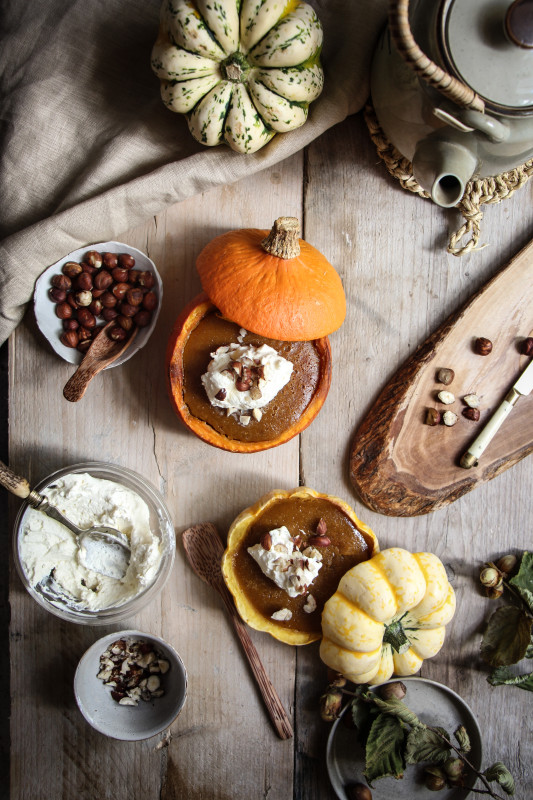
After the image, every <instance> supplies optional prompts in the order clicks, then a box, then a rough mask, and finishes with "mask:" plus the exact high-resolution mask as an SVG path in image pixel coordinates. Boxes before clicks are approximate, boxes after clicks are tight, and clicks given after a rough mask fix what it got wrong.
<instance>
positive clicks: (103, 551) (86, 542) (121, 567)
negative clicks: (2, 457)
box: [0, 461, 131, 579]
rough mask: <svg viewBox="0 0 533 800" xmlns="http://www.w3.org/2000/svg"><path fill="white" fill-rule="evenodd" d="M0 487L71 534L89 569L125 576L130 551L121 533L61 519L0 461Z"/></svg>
mask: <svg viewBox="0 0 533 800" xmlns="http://www.w3.org/2000/svg"><path fill="white" fill-rule="evenodd" d="M0 485H2V486H3V487H4V488H5V489H7V490H8V491H9V492H11V493H12V494H14V495H16V496H17V497H22V498H24V499H25V500H27V502H28V503H29V504H30V506H32V507H33V508H35V509H36V510H37V511H42V512H43V513H44V514H46V515H47V516H48V517H51V518H52V519H55V520H56V521H57V522H59V523H60V524H61V525H64V526H65V528H68V529H69V530H70V531H72V533H73V534H74V535H75V536H76V537H77V540H78V544H79V546H80V548H83V551H84V553H83V556H84V564H85V566H86V567H87V568H88V569H92V570H93V571H94V572H98V573H99V574H100V575H107V576H108V577H109V578H118V579H120V578H123V577H124V575H125V574H126V570H127V569H128V565H129V563H130V557H131V548H130V545H129V542H128V539H127V537H126V536H125V535H124V534H123V533H121V532H120V531H118V530H116V529H115V528H110V527H109V526H107V525H99V526H95V527H92V528H85V529H84V528H80V527H79V526H78V525H75V524H74V523H73V522H71V520H69V519H67V518H66V517H65V516H63V514H62V513H61V512H60V511H59V509H57V508H56V507H55V506H53V505H51V504H50V503H49V501H48V499H47V498H46V497H44V496H43V495H42V494H39V492H36V491H35V490H31V489H30V485H29V483H28V481H27V480H26V478H22V477H20V475H17V474H16V473H15V472H13V470H11V469H10V468H9V467H8V466H6V464H4V463H3V462H2V461H0Z"/></svg>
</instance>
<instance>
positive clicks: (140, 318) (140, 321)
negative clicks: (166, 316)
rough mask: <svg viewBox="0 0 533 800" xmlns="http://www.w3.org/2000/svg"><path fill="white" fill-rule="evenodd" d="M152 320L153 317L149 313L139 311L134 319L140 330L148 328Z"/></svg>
mask: <svg viewBox="0 0 533 800" xmlns="http://www.w3.org/2000/svg"><path fill="white" fill-rule="evenodd" d="M151 319H152V315H151V313H150V312H149V311H137V313H136V314H135V316H134V317H133V321H134V323H135V324H136V325H137V326H138V327H139V328H146V326H147V325H149V324H150V321H151Z"/></svg>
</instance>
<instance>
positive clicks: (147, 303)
mask: <svg viewBox="0 0 533 800" xmlns="http://www.w3.org/2000/svg"><path fill="white" fill-rule="evenodd" d="M142 306H143V308H144V309H146V311H154V310H155V309H156V308H157V295H156V293H155V292H146V294H145V295H144V297H143V300H142Z"/></svg>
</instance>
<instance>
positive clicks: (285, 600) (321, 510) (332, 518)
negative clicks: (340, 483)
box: [222, 486, 379, 645]
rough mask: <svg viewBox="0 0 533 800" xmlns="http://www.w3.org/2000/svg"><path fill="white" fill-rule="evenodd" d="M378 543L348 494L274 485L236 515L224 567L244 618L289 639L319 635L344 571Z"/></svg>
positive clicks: (307, 639) (368, 555) (373, 550)
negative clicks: (343, 496)
mask: <svg viewBox="0 0 533 800" xmlns="http://www.w3.org/2000/svg"><path fill="white" fill-rule="evenodd" d="M378 550H379V545H378V541H377V539H376V536H375V535H374V533H373V532H372V531H371V530H370V528H369V527H367V526H366V525H365V524H364V523H362V522H361V521H360V520H359V519H358V518H357V516H356V515H355V513H354V511H353V510H352V509H351V508H350V506H348V505H347V504H346V503H345V502H344V501H343V500H341V499H339V498H338V497H334V496H332V495H326V494H320V493H319V492H316V491H314V490H313V489H309V488H307V487H305V486H303V487H299V488H298V489H294V490H293V491H282V490H276V491H273V492H270V493H269V494H267V495H265V496H264V497H262V498H261V499H260V500H258V502H257V503H255V504H254V505H253V506H250V507H249V508H247V509H245V510H244V511H243V512H242V513H241V514H239V516H238V517H237V518H236V519H235V521H234V522H233V523H232V525H231V527H230V530H229V533H228V544H227V549H226V551H225V553H224V556H223V559H222V574H223V576H224V580H225V582H226V584H227V586H228V588H229V590H230V591H231V593H232V595H233V597H234V599H235V605H236V607H237V610H238V612H239V614H240V616H241V617H242V619H243V620H244V621H245V622H246V623H248V625H250V626H251V627H252V628H255V629H256V630H261V631H265V632H267V633H270V634H271V635H272V636H274V637H275V638H276V639H280V640H281V641H283V642H286V643H287V644H295V645H300V644H309V643H310V642H313V641H316V640H318V639H320V637H321V635H322V630H321V615H322V611H323V608H324V604H325V603H326V602H327V600H328V599H329V598H330V597H331V596H332V595H333V594H334V593H335V592H336V590H337V586H338V584H339V581H340V579H341V578H342V576H343V575H344V574H345V573H346V572H347V571H348V570H350V569H351V568H352V567H354V566H355V565H356V564H359V563H360V562H362V561H366V560H368V559H370V558H372V557H373V556H374V555H375V554H376V553H377V552H378Z"/></svg>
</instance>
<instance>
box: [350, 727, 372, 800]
mask: <svg viewBox="0 0 533 800" xmlns="http://www.w3.org/2000/svg"><path fill="white" fill-rule="evenodd" d="M344 716H346V715H344ZM346 797H347V798H348V800H372V792H371V791H370V789H369V788H368V786H366V785H365V784H364V783H352V784H349V785H348V786H347V787H346Z"/></svg>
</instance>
